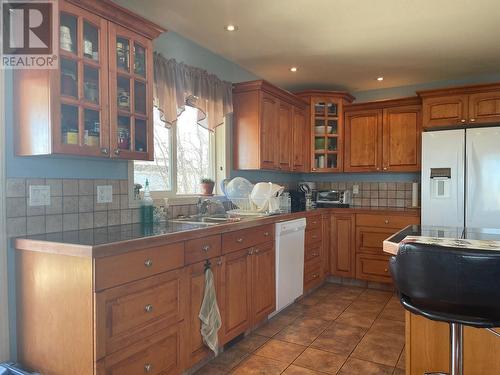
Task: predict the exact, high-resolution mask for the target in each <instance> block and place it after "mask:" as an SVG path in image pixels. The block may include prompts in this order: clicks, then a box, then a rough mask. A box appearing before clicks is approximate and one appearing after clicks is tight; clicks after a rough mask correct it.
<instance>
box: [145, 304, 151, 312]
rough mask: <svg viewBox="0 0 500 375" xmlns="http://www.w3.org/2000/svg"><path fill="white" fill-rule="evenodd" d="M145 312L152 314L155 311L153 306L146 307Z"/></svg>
mask: <svg viewBox="0 0 500 375" xmlns="http://www.w3.org/2000/svg"><path fill="white" fill-rule="evenodd" d="M144 311H146V312H148V313H149V312H151V311H153V305H146V306H145V307H144Z"/></svg>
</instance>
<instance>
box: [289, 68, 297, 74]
mask: <svg viewBox="0 0 500 375" xmlns="http://www.w3.org/2000/svg"><path fill="white" fill-rule="evenodd" d="M297 70H298V69H297V67H296V66H292V67H291V68H290V71H291V72H294V73H295V72H296V71H297Z"/></svg>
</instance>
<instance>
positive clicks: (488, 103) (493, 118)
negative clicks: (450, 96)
mask: <svg viewBox="0 0 500 375" xmlns="http://www.w3.org/2000/svg"><path fill="white" fill-rule="evenodd" d="M469 123H470V124H485V123H500V89H499V90H498V91H489V92H481V93H477V94H471V95H469Z"/></svg>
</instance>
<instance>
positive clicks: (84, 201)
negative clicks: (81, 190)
mask: <svg viewBox="0 0 500 375" xmlns="http://www.w3.org/2000/svg"><path fill="white" fill-rule="evenodd" d="M93 211H94V196H93V195H81V196H79V197H78V212H93Z"/></svg>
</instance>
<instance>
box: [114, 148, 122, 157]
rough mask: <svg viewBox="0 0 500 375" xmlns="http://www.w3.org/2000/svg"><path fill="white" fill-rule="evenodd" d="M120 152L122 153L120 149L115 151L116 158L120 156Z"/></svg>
mask: <svg viewBox="0 0 500 375" xmlns="http://www.w3.org/2000/svg"><path fill="white" fill-rule="evenodd" d="M120 152H121V150H120V149H119V148H117V149H116V150H115V155H116V156H118V155H120Z"/></svg>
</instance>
